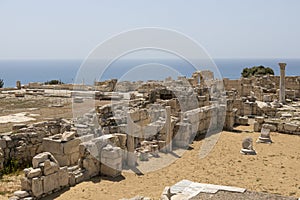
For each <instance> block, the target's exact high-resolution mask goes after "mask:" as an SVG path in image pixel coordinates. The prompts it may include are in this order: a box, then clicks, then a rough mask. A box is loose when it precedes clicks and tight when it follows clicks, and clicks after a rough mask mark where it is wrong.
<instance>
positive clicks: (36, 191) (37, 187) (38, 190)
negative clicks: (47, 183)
mask: <svg viewBox="0 0 300 200" xmlns="http://www.w3.org/2000/svg"><path fill="white" fill-rule="evenodd" d="M43 182H44V180H43V178H33V179H32V195H33V196H34V197H40V196H41V195H42V194H43V193H44V191H43Z"/></svg>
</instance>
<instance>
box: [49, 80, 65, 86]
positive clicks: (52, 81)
mask: <svg viewBox="0 0 300 200" xmlns="http://www.w3.org/2000/svg"><path fill="white" fill-rule="evenodd" d="M61 84H64V83H63V82H61V81H60V80H51V81H47V82H45V85H61Z"/></svg>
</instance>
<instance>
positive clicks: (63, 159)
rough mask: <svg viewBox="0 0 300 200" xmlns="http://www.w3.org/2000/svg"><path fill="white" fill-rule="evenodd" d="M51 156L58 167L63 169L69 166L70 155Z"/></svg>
mask: <svg viewBox="0 0 300 200" xmlns="http://www.w3.org/2000/svg"><path fill="white" fill-rule="evenodd" d="M53 156H54V157H55V158H56V160H57V162H58V163H59V166H61V167H63V166H70V165H71V158H70V155H60V154H53Z"/></svg>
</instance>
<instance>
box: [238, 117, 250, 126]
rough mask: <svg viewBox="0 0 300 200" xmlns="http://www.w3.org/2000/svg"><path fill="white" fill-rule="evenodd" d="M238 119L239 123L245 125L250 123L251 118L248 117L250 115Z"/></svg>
mask: <svg viewBox="0 0 300 200" xmlns="http://www.w3.org/2000/svg"><path fill="white" fill-rule="evenodd" d="M238 121H239V124H240V125H244V126H246V125H248V124H249V122H248V121H249V119H248V117H239V118H238Z"/></svg>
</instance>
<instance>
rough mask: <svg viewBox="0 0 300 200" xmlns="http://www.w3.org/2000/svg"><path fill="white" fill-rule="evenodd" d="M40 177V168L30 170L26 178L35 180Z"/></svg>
mask: <svg viewBox="0 0 300 200" xmlns="http://www.w3.org/2000/svg"><path fill="white" fill-rule="evenodd" d="M41 175H42V170H41V169H40V168H36V169H31V170H30V171H29V173H28V175H27V178H30V179H32V178H35V177H40V176H41Z"/></svg>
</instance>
